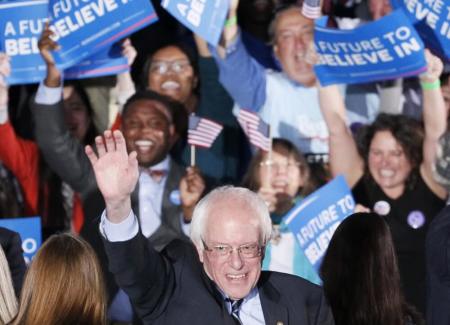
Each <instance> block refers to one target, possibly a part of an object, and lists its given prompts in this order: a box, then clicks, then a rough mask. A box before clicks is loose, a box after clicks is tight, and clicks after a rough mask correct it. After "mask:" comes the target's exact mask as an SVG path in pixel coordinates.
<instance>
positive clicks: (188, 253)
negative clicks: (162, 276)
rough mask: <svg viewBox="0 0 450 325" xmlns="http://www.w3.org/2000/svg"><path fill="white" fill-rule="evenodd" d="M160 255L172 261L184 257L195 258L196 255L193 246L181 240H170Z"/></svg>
mask: <svg viewBox="0 0 450 325" xmlns="http://www.w3.org/2000/svg"><path fill="white" fill-rule="evenodd" d="M162 253H163V254H164V255H165V256H166V257H167V258H169V259H170V260H172V261H175V260H179V259H181V258H185V257H189V258H195V257H196V254H197V252H196V251H195V247H194V245H193V244H192V243H191V242H188V241H186V240H182V239H175V240H172V241H171V242H170V243H169V244H167V246H166V247H165V248H164V250H163V251H162Z"/></svg>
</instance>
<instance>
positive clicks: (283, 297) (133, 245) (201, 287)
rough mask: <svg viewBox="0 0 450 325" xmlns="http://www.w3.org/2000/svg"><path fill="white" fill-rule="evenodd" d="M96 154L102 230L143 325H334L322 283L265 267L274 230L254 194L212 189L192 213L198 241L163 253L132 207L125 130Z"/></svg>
mask: <svg viewBox="0 0 450 325" xmlns="http://www.w3.org/2000/svg"><path fill="white" fill-rule="evenodd" d="M97 152H98V153H99V154H98V155H97V154H95V152H94V150H93V149H92V148H91V147H89V146H87V147H86V154H87V155H88V157H89V159H90V161H91V164H92V166H93V169H94V172H95V176H96V179H97V183H98V185H99V188H100V190H101V192H102V195H103V197H104V199H105V203H106V210H105V212H104V213H103V215H102V220H101V224H100V231H101V232H102V233H103V236H104V237H105V238H106V240H105V241H104V243H105V248H106V252H107V255H108V259H109V268H110V270H111V271H112V272H113V273H114V274H115V276H116V279H117V280H118V283H119V284H120V286H121V287H122V289H123V290H125V292H126V293H127V294H128V296H129V297H130V299H131V300H132V302H133V304H134V307H135V309H136V311H137V313H138V314H139V316H140V317H141V318H142V320H143V321H144V324H196V325H197V324H244V325H250V324H278V325H281V324H302V325H303V324H304V325H308V324H326V325H328V324H334V321H333V317H332V315H331V310H330V308H329V307H328V305H327V303H326V302H325V297H324V295H323V292H322V289H321V288H320V287H318V286H315V285H313V284H311V283H309V282H307V281H306V280H303V279H301V278H299V277H295V276H292V275H288V274H281V273H275V272H261V261H262V258H263V256H264V248H265V244H266V243H267V241H268V240H269V238H270V235H271V228H272V227H271V220H270V217H269V212H268V210H267V207H266V205H265V203H264V202H263V201H262V200H261V199H260V198H259V197H258V196H257V195H256V194H255V193H253V192H251V191H249V190H246V189H243V188H233V187H221V188H218V189H216V190H214V191H212V192H211V193H210V194H208V195H207V196H206V197H204V198H203V199H202V200H201V201H200V202H199V203H198V205H197V206H196V208H195V210H194V213H193V219H192V222H191V235H190V236H191V240H192V242H193V244H194V245H193V246H192V245H190V244H187V243H183V242H180V241H176V242H172V244H169V246H168V247H167V248H166V249H165V251H164V252H163V253H162V254H159V253H157V252H156V251H155V250H153V249H152V248H151V247H149V246H148V245H147V243H146V241H145V239H144V237H143V236H142V235H141V233H140V232H139V226H138V222H137V220H136V217H135V215H134V213H133V212H132V210H131V203H130V194H131V193H132V191H133V188H134V186H135V183H136V181H137V178H138V167H137V165H138V164H137V160H136V154H135V152H131V153H130V154H127V151H126V145H125V140H124V138H123V136H122V134H121V132H120V131H114V133H113V134H110V133H107V134H105V141H104V143H101V144H100V143H99V142H97ZM194 247H195V248H194ZM196 251H197V253H196Z"/></svg>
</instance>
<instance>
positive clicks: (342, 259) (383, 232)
mask: <svg viewBox="0 0 450 325" xmlns="http://www.w3.org/2000/svg"><path fill="white" fill-rule="evenodd" d="M320 275H321V278H322V280H323V288H324V291H325V296H326V297H327V299H328V302H329V304H330V306H331V309H332V311H333V315H334V318H335V322H336V325H380V324H383V325H402V324H405V323H407V320H408V319H410V320H412V324H421V323H422V320H421V318H420V316H418V314H417V313H416V312H415V311H414V309H413V308H412V307H410V306H408V305H407V304H406V302H405V299H404V297H403V294H402V292H401V288H400V275H399V271H398V266H397V258H396V255H395V251H394V245H393V242H392V237H391V233H390V230H389V227H388V225H387V224H386V222H385V221H384V220H383V218H382V217H380V216H379V215H377V214H375V213H355V214H353V215H351V216H349V217H348V218H347V219H345V220H344V221H343V222H342V223H341V224H340V225H339V227H338V228H337V229H336V232H335V233H334V235H333V238H332V239H331V242H330V245H329V246H328V250H327V252H326V254H325V257H324V259H323V262H322V266H321V270H320Z"/></svg>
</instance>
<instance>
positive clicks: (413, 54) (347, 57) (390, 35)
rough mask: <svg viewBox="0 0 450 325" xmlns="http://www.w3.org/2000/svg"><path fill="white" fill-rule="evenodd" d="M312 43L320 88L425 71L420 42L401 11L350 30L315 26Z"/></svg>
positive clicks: (421, 43) (392, 77)
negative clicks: (316, 59) (313, 44)
mask: <svg viewBox="0 0 450 325" xmlns="http://www.w3.org/2000/svg"><path fill="white" fill-rule="evenodd" d="M314 43H315V47H316V51H317V54H318V58H319V62H318V64H316V65H315V66H314V70H315V72H316V75H317V78H318V79H319V81H320V83H321V85H323V86H326V85H330V84H337V83H343V84H352V83H364V82H372V81H377V80H388V79H395V78H399V77H405V76H411V75H417V74H419V73H421V72H423V71H425V69H426V61H425V55H424V45H423V42H422V40H421V39H420V37H419V35H418V34H417V32H416V30H415V29H414V27H413V26H412V24H411V22H410V21H409V19H408V18H407V17H406V16H405V14H404V13H403V12H402V11H401V10H395V11H394V12H392V13H391V14H390V15H387V16H385V17H383V18H381V19H379V20H377V21H374V22H371V23H368V24H366V25H363V26H361V27H358V28H355V29H353V30H337V29H330V28H323V27H319V26H316V27H315V35H314Z"/></svg>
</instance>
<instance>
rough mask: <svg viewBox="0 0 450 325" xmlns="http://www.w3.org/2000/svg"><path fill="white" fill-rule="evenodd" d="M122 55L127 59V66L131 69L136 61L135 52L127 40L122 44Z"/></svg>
mask: <svg viewBox="0 0 450 325" xmlns="http://www.w3.org/2000/svg"><path fill="white" fill-rule="evenodd" d="M122 55H123V56H124V57H126V58H127V62H128V65H129V66H130V67H131V65H132V64H133V63H134V60H135V59H136V56H137V51H136V49H135V48H134V46H133V44H131V40H130V39H129V38H126V39H124V40H123V42H122Z"/></svg>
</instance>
